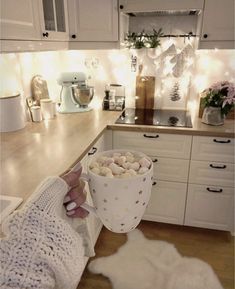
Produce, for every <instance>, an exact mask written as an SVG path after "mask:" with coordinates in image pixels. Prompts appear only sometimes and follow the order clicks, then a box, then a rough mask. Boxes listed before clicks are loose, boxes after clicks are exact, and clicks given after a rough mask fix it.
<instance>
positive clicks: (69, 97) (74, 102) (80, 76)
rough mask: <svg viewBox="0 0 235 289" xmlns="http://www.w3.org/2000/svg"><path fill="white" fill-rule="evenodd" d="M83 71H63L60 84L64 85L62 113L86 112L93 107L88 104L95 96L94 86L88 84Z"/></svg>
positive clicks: (60, 110)
mask: <svg viewBox="0 0 235 289" xmlns="http://www.w3.org/2000/svg"><path fill="white" fill-rule="evenodd" d="M86 81H87V79H86V75H85V73H83V72H63V73H61V75H60V77H59V79H58V80H57V82H58V84H59V85H61V86H62V89H61V92H60V101H61V103H60V107H59V109H58V111H59V112H60V113H74V112H86V111H90V110H91V109H92V108H91V107H89V106H88V105H89V104H90V102H91V100H92V99H93V96H94V87H93V86H88V85H87V84H86Z"/></svg>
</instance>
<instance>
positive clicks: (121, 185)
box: [82, 150, 153, 233]
mask: <svg viewBox="0 0 235 289" xmlns="http://www.w3.org/2000/svg"><path fill="white" fill-rule="evenodd" d="M152 176H153V163H152V160H151V159H150V158H149V157H147V156H146V155H145V154H143V153H141V152H137V151H125V150H110V151H104V152H102V153H98V154H96V155H95V156H94V157H92V158H91V159H90V160H89V161H88V167H87V174H82V178H83V179H85V180H86V181H87V182H88V185H89V189H90V194H91V197H92V200H93V204H94V207H91V206H89V205H88V204H86V203H84V204H82V207H83V208H85V209H87V210H88V211H90V212H92V213H95V214H96V215H97V216H98V217H99V218H100V220H101V221H102V223H103V224H104V226H105V227H106V228H107V229H109V230H110V231H113V232H116V233H126V232H129V231H131V230H133V229H134V228H136V226H137V225H138V224H139V222H140V221H141V218H142V216H143V214H144V211H145V209H146V206H147V205H148V202H149V199H150V195H151V188H152Z"/></svg>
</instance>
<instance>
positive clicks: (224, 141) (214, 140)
mask: <svg viewBox="0 0 235 289" xmlns="http://www.w3.org/2000/svg"><path fill="white" fill-rule="evenodd" d="M213 142H217V143H230V142H231V140H230V139H228V140H217V139H213Z"/></svg>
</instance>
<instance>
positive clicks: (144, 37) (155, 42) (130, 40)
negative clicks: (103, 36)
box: [125, 28, 163, 58]
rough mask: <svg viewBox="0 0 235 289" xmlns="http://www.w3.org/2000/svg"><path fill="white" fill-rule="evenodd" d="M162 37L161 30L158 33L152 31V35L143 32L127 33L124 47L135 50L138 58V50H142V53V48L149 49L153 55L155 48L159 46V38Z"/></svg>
mask: <svg viewBox="0 0 235 289" xmlns="http://www.w3.org/2000/svg"><path fill="white" fill-rule="evenodd" d="M162 36H163V33H162V29H161V28H160V29H159V30H158V31H156V30H155V29H153V33H152V34H148V33H145V31H144V30H142V32H140V33H135V32H128V33H127V35H126V37H125V46H126V47H127V48H129V49H136V52H137V55H138V56H140V50H141V49H142V51H143V48H148V49H149V50H150V49H151V50H152V53H153V52H154V53H155V48H157V47H158V46H160V37H162ZM144 51H145V50H144ZM144 53H145V52H144ZM141 56H142V53H141ZM149 56H150V55H149ZM150 57H151V56H150ZM152 58H153V57H152Z"/></svg>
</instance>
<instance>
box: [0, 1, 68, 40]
mask: <svg viewBox="0 0 235 289" xmlns="http://www.w3.org/2000/svg"><path fill="white" fill-rule="evenodd" d="M1 39H7V40H23V41H25V40H56V41H57V40H68V17H67V0H34V1H30V0H21V1H17V0H2V1H1Z"/></svg>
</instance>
